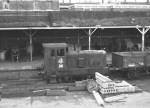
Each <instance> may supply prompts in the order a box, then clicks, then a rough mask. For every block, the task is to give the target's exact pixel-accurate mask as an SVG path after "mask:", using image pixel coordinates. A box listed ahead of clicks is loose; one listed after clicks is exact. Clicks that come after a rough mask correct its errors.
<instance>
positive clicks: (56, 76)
mask: <svg viewBox="0 0 150 108" xmlns="http://www.w3.org/2000/svg"><path fill="white" fill-rule="evenodd" d="M43 47H44V78H45V79H46V80H47V81H48V82H62V81H63V80H64V81H68V80H72V79H74V78H89V77H93V76H94V73H95V72H96V71H98V72H100V73H102V74H106V73H107V68H106V52H105V51H103V50H84V51H70V50H69V46H68V44H66V43H44V44H43Z"/></svg>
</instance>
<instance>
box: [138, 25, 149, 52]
mask: <svg viewBox="0 0 150 108" xmlns="http://www.w3.org/2000/svg"><path fill="white" fill-rule="evenodd" d="M136 28H137V29H138V31H139V32H140V33H141V34H142V51H144V49H145V34H146V33H147V32H148V31H149V29H150V27H142V30H140V28H139V27H136Z"/></svg>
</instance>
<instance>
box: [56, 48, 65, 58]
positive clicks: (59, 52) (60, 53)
mask: <svg viewBox="0 0 150 108" xmlns="http://www.w3.org/2000/svg"><path fill="white" fill-rule="evenodd" d="M64 55H65V51H64V49H59V50H57V56H64Z"/></svg>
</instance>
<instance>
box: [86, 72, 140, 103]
mask: <svg viewBox="0 0 150 108" xmlns="http://www.w3.org/2000/svg"><path fill="white" fill-rule="evenodd" d="M95 78H96V81H95V82H94V80H93V81H90V82H89V83H88V85H87V89H88V91H89V92H90V93H92V94H93V96H94V97H95V99H96V101H97V103H98V104H99V105H101V106H104V103H105V102H114V101H119V100H123V99H125V98H127V94H121V95H114V94H120V93H133V92H139V91H141V89H139V88H137V87H135V86H132V85H131V84H129V83H127V82H126V81H113V80H111V79H110V78H108V77H106V76H104V75H102V74H100V73H99V72H96V73H95ZM110 94H113V95H114V96H110ZM104 97H105V98H104Z"/></svg>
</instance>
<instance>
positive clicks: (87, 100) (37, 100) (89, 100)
mask: <svg viewBox="0 0 150 108" xmlns="http://www.w3.org/2000/svg"><path fill="white" fill-rule="evenodd" d="M129 82H131V83H132V84H135V85H137V86H138V87H140V88H142V89H143V90H144V91H143V92H142V93H133V94H128V96H127V98H126V99H124V101H120V102H114V103H105V108H117V107H118V108H150V78H146V79H145V78H142V79H139V80H135V81H129ZM0 108H101V106H99V105H98V104H97V102H96V101H95V99H94V97H93V95H92V94H89V93H88V92H68V93H67V96H47V97H46V96H42V97H25V98H3V99H2V101H1V102H0Z"/></svg>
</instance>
